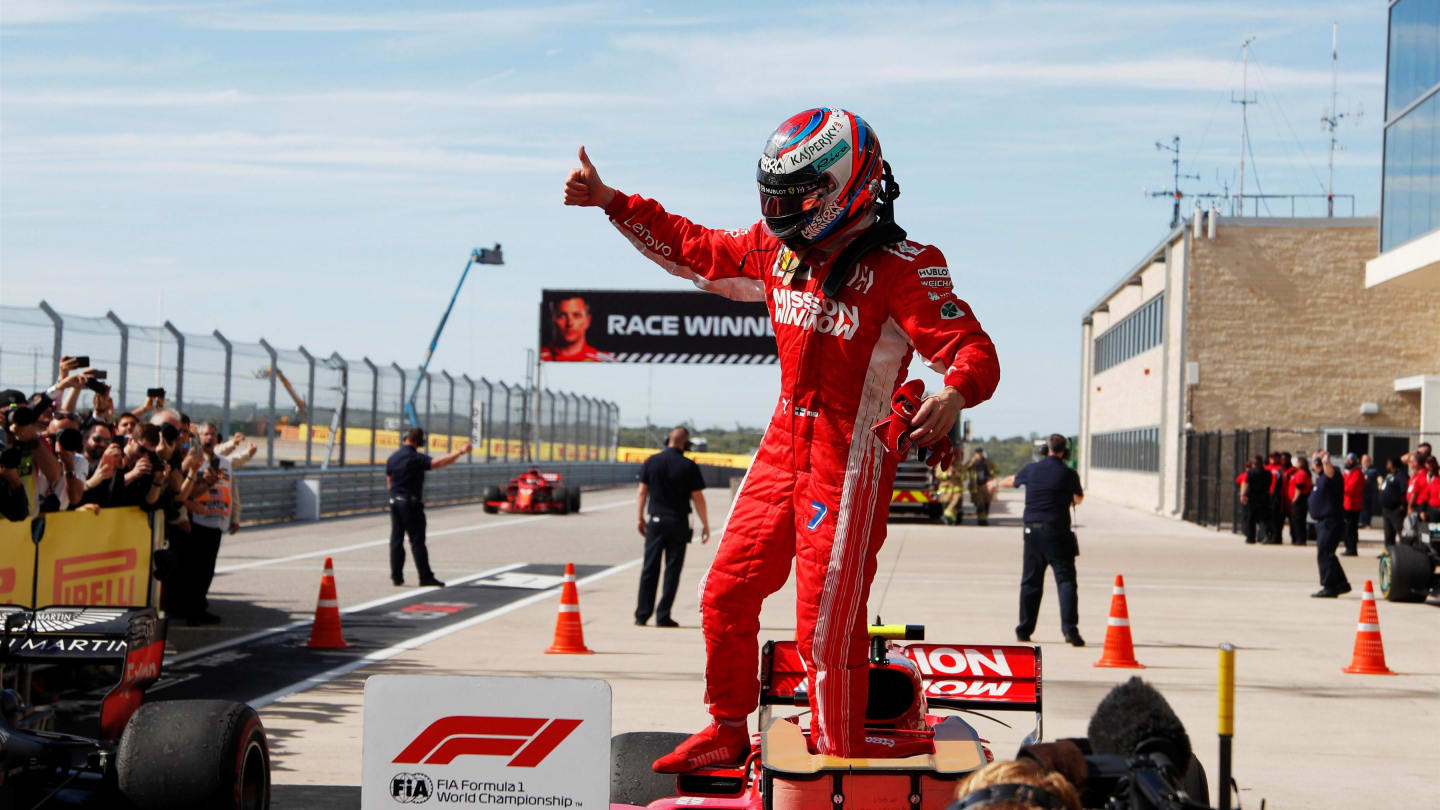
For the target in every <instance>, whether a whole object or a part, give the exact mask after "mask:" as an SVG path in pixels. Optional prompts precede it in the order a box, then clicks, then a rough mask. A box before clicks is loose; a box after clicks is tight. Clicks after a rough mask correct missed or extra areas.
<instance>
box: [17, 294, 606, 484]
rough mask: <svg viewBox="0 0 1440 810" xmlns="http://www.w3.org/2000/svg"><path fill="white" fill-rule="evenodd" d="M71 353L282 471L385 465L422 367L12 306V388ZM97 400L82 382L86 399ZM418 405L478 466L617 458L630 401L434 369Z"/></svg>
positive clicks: (52, 370) (121, 405)
mask: <svg viewBox="0 0 1440 810" xmlns="http://www.w3.org/2000/svg"><path fill="white" fill-rule="evenodd" d="M62 355H68V356H72V357H78V356H86V357H89V358H90V363H91V365H92V366H94V367H96V368H98V369H104V370H105V371H106V372H107V373H108V375H109V376H108V377H107V378H106V380H105V382H106V383H108V384H109V385H110V389H111V394H112V397H113V398H114V400H115V404H116V407H117V410H119V411H128V410H131V409H133V408H135V407H136V406H138V405H143V404H144V403H145V399H146V397H145V392H146V389H148V388H152V387H153V388H164V389H165V393H166V405H167V406H169V407H172V408H176V409H177V410H180V411H183V412H185V413H186V414H188V415H189V416H190V418H191V419H192V420H194V421H197V422H214V423H216V424H217V425H218V426H219V427H220V429H221V431H222V432H223V433H224V434H226V435H229V434H230V433H232V432H235V431H239V432H243V433H245V434H246V435H248V436H249V437H250V438H251V439H252V440H253V441H254V442H256V444H257V445H258V446H259V454H258V455H257V456H256V460H255V462H253V463H255V464H257V465H258V464H263V465H264V466H265V467H268V468H274V467H300V466H303V467H319V466H322V465H324V464H325V462H326V460H327V452H328V462H329V464H328V466H330V467H336V466H339V467H345V466H349V465H354V464H364V465H369V464H376V463H383V462H384V460H385V457H386V456H388V455H389V454H390V451H392V450H393V449H394V448H395V447H398V446H399V444H400V435H401V431H402V429H403V428H407V427H409V425H408V424H407V422H406V420H405V416H404V403H405V399H406V397H408V396H409V394H410V390H411V388H412V387H413V386H414V384H415V380H416V375H417V374H418V373H419V369H416V368H405V367H402V366H400V365H399V364H396V363H385V362H377V361H373V360H371V359H370V358H368V357H361V358H358V359H356V358H346V357H344V356H342V355H341V354H340V353H339V352H332V353H330V354H328V355H326V354H324V353H321V352H311V351H310V350H308V349H306V348H305V347H304V346H299V347H297V348H295V349H284V348H277V347H275V346H272V345H270V343H268V342H267V341H265V340H264V339H261V340H258V341H255V342H253V343H251V342H244V341H237V340H231V339H230V338H228V337H226V336H225V335H223V334H221V333H220V332H219V331H218V330H216V331H213V332H210V333H208V334H205V333H200V332H196V333H190V332H182V331H181V330H180V329H179V327H177V326H176V325H175V324H173V323H170V322H169V321H166V322H165V324H164V325H163V326H141V325H137V324H130V323H126V322H125V321H123V320H122V319H121V318H120V317H119V316H118V315H116V314H115V313H114V312H107V313H106V314H105V315H103V316H99V317H89V316H81V315H68V314H64V313H60V312H56V311H55V310H54V309H53V308H52V307H51V306H50V305H49V304H47V303H45V302H44V301H42V302H40V305H39V306H38V307H17V306H0V388H15V389H20V390H22V391H24V392H25V393H27V394H28V393H31V392H33V391H41V390H44V389H45V388H47V387H49V386H50V385H51V384H52V383H53V382H54V381H55V378H56V376H57V374H58V371H59V367H60V357H61V356H62ZM537 398H538V401H537ZM91 402H92V395H91V393H90V392H88V391H86V392H84V393H82V394H81V398H80V404H79V408H80V410H82V411H83V410H88V409H89V408H90V407H91ZM415 411H416V415H417V417H418V419H419V421H420V427H422V428H424V429H425V432H426V433H428V434H430V435H431V444H430V450H431V452H433V453H448V452H452V451H454V450H456V449H458V448H459V447H460V446H461V444H463V443H464V441H465V440H466V439H469V440H471V441H472V442H473V443H474V445H475V449H474V451H472V452H471V454H470V456H469V457H468V458H466V459H464V462H467V463H484V462H495V461H502V462H503V461H562V460H586V461H614V460H616V457H615V446H616V444H617V440H618V437H619V432H620V408H619V406H618V405H616V404H615V403H613V402H608V401H604V400H600V399H597V398H593V397H587V396H582V395H580V394H575V393H568V392H560V391H549V390H545V389H540V390H538V391H537V390H536V387H535V385H534V384H533V383H527V384H524V385H518V384H517V385H512V384H510V383H506V382H502V381H490V380H487V379H486V378H484V377H477V378H471V377H470V376H468V375H464V374H461V375H452V374H450V373H449V372H447V371H443V370H431V371H429V372H428V373H426V374H425V375H424V376H423V377H421V378H420V387H419V392H418V394H417V395H416V398H415ZM312 423H313V424H314V426H315V427H314V429H313V430H312V429H311V427H310V425H311V424H312ZM332 425H333V426H334V427H335V433H336V436H335V441H334V443H333V447H330V446H328V445H329V444H330V432H331V426H332ZM437 439H438V440H439V441H436V440H437Z"/></svg>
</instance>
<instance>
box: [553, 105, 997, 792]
mask: <svg viewBox="0 0 1440 810" xmlns="http://www.w3.org/2000/svg"><path fill="white" fill-rule="evenodd" d="M580 162H581V168H579V169H576V170H575V171H573V172H572V173H571V174H570V177H569V178H568V180H567V181H566V186H565V202H566V204H568V205H592V206H600V207H603V208H604V210H605V213H606V214H607V215H608V216H609V217H610V221H611V223H612V224H614V226H615V227H616V229H618V230H619V231H620V232H621V233H622V234H624V235H625V237H626V238H628V239H629V240H630V241H631V242H632V243H633V244H634V245H635V247H636V248H637V249H639V250H640V252H641V253H643V254H644V255H645V256H646V257H648V258H650V259H651V260H653V261H655V262H656V263H658V264H659V265H660V266H661V267H663V268H665V269H666V270H667V271H669V272H670V273H672V274H674V275H677V276H680V277H682V278H686V279H690V280H691V281H693V282H694V283H695V284H696V285H697V286H698V287H700V288H701V289H705V290H710V291H713V292H716V293H719V294H721V295H725V296H726V297H729V298H733V299H736V300H742V301H765V302H766V304H767V305H768V307H769V309H770V317H771V320H772V321H773V322H774V328H775V339H776V344H777V349H778V352H779V356H780V373H781V385H780V401H779V403H778V406H777V407H776V409H775V414H774V416H773V417H772V419H771V422H770V428H769V430H767V432H766V434H765V439H764V440H763V441H762V442H761V444H760V449H759V451H758V452H757V453H756V456H755V460H754V462H753V463H752V464H751V466H750V471H749V473H748V474H747V476H746V480H745V483H744V485H743V486H742V487H741V489H740V492H739V494H738V495H737V497H736V501H735V504H734V507H733V508H732V510H731V513H730V518H729V521H728V524H727V526H726V531H725V537H724V539H723V540H722V541H721V544H720V548H719V549H718V550H717V551H716V554H715V560H714V562H713V563H712V564H711V567H710V570H709V572H708V573H707V574H706V577H705V580H704V585H703V593H702V596H701V626H702V628H703V629H704V633H705V643H706V664H705V686H706V688H705V692H706V702H707V703H708V704H709V709H710V714H711V716H712V717H713V718H714V722H713V723H712V724H711V726H709V727H708V728H706V729H705V730H704V731H701V732H700V733H698V734H696V735H694V736H692V737H691V738H690V739H689V740H687V741H686V742H684V743H682V744H681V745H680V746H679V747H678V748H677V749H676V750H675V751H674V752H673V753H672V754H670V755H668V756H665V757H661V758H660V759H659V760H657V761H656V762H655V766H654V767H655V769H656V770H657V771H661V772H667V773H673V772H680V771H686V770H692V769H694V768H695V767H696V766H697V765H698V764H700V763H720V762H734V763H740V762H743V760H744V758H745V757H746V756H747V755H748V754H749V752H750V737H749V735H748V734H747V733H746V718H747V717H748V715H749V714H750V712H752V711H754V710H755V708H756V706H757V704H758V701H759V691H760V685H759V681H758V678H757V677H756V661H757V660H758V658H759V651H758V643H757V635H758V633H759V628H760V621H759V619H760V603H761V601H762V600H763V599H764V598H765V597H766V596H768V595H769V594H771V593H774V592H775V591H776V590H778V589H779V588H780V587H781V586H782V585H784V583H785V580H786V579H787V578H788V577H789V573H790V568H791V566H792V562H793V563H794V567H795V570H796V585H797V592H798V593H797V599H796V613H797V615H796V642H797V646H798V649H799V652H800V655H801V658H802V659H803V662H804V664H805V669H806V672H807V676H808V681H809V693H810V696H811V697H810V699H811V706H812V712H811V731H812V741H813V743H814V745H815V746H816V748H817V750H818V751H819V752H821V753H825V754H831V755H837V756H865V755H871V756H904V755H907V754H909V753H915V752H916V751H929V750H930V749H931V746H930V744H929V743H928V741H925V740H903V741H900V743H899V744H897V745H896V746H894V747H888V746H884V745H881V744H879V743H872V742H869V741H867V740H866V739H865V734H864V708H865V702H866V694H867V690H868V672H867V663H866V649H867V640H866V616H865V602H866V597H867V595H868V593H869V589H870V581H871V579H872V578H873V577H874V575H875V567H876V554H877V553H878V551H879V548H880V544H881V543H882V542H883V541H884V538H885V528H886V526H885V518H886V515H887V513H888V510H887V508H886V504H887V503H888V502H889V499H890V494H891V487H892V484H893V482H894V475H895V466H896V463H897V461H898V456H897V454H895V453H889V452H886V451H885V449H884V447H883V445H882V443H881V442H880V441H879V440H877V439H876V438H875V436H874V435H873V434H872V433H871V432H870V426H871V425H872V424H874V423H875V422H876V421H878V420H881V419H882V418H884V417H887V416H888V415H889V414H890V413H891V398H892V395H893V394H894V392H895V391H896V389H897V386H898V384H899V382H900V381H901V380H903V379H904V374H905V370H906V368H907V367H908V366H909V363H910V358H911V355H912V351H913V352H918V353H919V355H920V357H921V359H922V360H924V361H925V363H926V364H927V365H929V366H930V367H931V368H934V369H935V370H937V371H939V372H941V373H942V374H943V375H944V387H943V388H942V389H941V390H940V392H939V393H937V394H936V395H934V396H932V397H929V398H926V399H925V400H924V402H923V403H922V404H921V405H920V406H919V407H918V409H917V411H916V413H915V414H914V416H913V418H912V420H911V423H912V425H913V428H914V429H913V431H912V432H911V433H910V434H909V435H910V437H911V438H912V439H913V440H914V442H915V443H916V444H919V445H920V446H922V447H930V446H933V445H937V444H939V443H941V442H942V441H948V436H947V434H948V433H949V431H950V429H951V427H952V426H953V425H954V424H955V419H956V417H957V416H958V414H959V411H960V408H962V407H973V406H975V405H978V404H980V403H981V402H984V401H985V400H986V399H989V398H990V395H991V394H992V393H993V392H994V390H995V386H996V384H997V383H998V382H999V378H1000V368H999V363H998V361H997V359H996V356H995V347H994V345H993V344H992V343H991V341H990V338H989V336H988V335H986V334H985V332H984V331H983V330H982V329H981V328H980V323H979V321H978V320H976V318H975V315H974V313H973V311H972V310H971V308H970V305H969V304H966V303H965V302H964V301H962V300H960V299H959V298H957V297H956V296H955V293H954V291H953V290H952V288H951V282H950V273H949V270H948V269H947V268H946V264H945V257H944V256H943V255H941V253H940V251H939V250H937V249H936V248H934V247H931V246H929V245H924V244H920V243H918V242H913V241H909V240H907V239H906V238H905V234H904V232H903V230H901V229H900V228H899V226H897V225H895V223H894V220H893V213H892V202H893V200H894V199H895V197H896V196H898V195H899V189H898V188H897V187H896V186H895V184H894V180H893V178H892V177H891V175H890V172H889V168H888V166H886V165H885V164H884V162H883V160H882V159H881V154H880V144H879V141H878V140H877V139H876V136H875V132H874V130H872V129H871V128H870V127H869V125H867V124H866V123H865V122H864V121H863V120H861V119H860V118H859V117H858V116H855V115H853V114H851V113H848V112H846V111H844V110H839V109H813V110H806V111H805V112H802V113H800V114H798V115H796V116H794V117H792V118H790V119H789V120H787V121H785V123H783V124H781V125H780V127H779V128H778V129H776V130H775V132H774V133H773V134H772V135H771V136H770V140H769V142H768V143H767V145H766V147H765V150H764V154H763V155H762V156H761V158H760V161H759V167H758V171H757V179H758V181H759V191H760V203H761V213H762V215H763V219H762V221H761V222H757V223H755V224H754V225H752V226H750V227H749V228H741V229H736V230H712V229H710V228H704V227H701V226H700V225H697V224H695V223H693V222H691V221H689V220H687V219H684V218H682V217H679V216H676V215H674V214H670V213H668V212H666V211H665V209H664V208H662V207H661V206H660V204H659V203H656V202H654V201H653V200H647V199H645V198H643V197H638V196H632V195H628V194H620V193H617V192H616V191H615V189H613V188H610V187H609V186H607V185H605V184H604V183H603V182H601V180H600V176H599V173H598V172H597V171H596V170H595V167H594V165H593V164H591V163H590V160H589V158H588V157H587V156H586V155H585V152H584V149H583V148H582V149H581V152H580ZM912 347H913V348H912ZM889 741H890V740H887V742H889ZM909 749H915V750H909Z"/></svg>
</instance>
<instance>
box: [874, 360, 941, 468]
mask: <svg viewBox="0 0 1440 810" xmlns="http://www.w3.org/2000/svg"><path fill="white" fill-rule="evenodd" d="M924 398H925V383H924V382H923V381H921V380H911V381H909V382H907V383H905V384H904V385H902V386H900V387H899V388H897V389H895V396H894V397H893V398H892V399H891V400H890V415H889V416H887V417H885V418H884V419H881V420H880V421H879V422H876V423H875V424H873V425H871V426H870V431H871V432H872V433H874V434H875V437H876V438H878V439H879V440H880V443H881V444H882V445H884V446H885V450H886V452H889V453H894V454H895V455H897V456H899V457H900V460H901V461H904V460H905V457H906V456H908V455H910V448H912V447H914V446H915V442H914V440H913V439H911V438H910V423H911V422H912V421H913V420H914V419H915V413H916V412H917V411H919V410H920V402H921V401H922V400H923V399H924ZM947 441H948V440H947ZM952 455H953V454H952Z"/></svg>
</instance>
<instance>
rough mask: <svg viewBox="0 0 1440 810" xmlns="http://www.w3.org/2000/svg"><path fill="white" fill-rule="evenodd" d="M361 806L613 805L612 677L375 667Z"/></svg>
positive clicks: (368, 693) (583, 809) (590, 809)
mask: <svg viewBox="0 0 1440 810" xmlns="http://www.w3.org/2000/svg"><path fill="white" fill-rule="evenodd" d="M361 786H362V787H361V799H360V806H361V808H363V810H381V809H382V808H390V809H392V810H393V808H396V807H397V806H399V805H406V804H423V805H424V806H425V807H426V808H430V807H436V808H447V807H474V806H475V805H486V804H489V805H507V806H515V807H552V808H560V809H561V810H568V809H569V808H578V809H579V810H607V808H608V807H609V802H610V684H608V683H606V682H605V681H603V680H595V679H584V678H506V677H492V676H484V677H481V676H476V677H447V676H428V675H376V676H374V677H371V678H369V679H368V680H366V682H365V747H364V755H363V770H362V775H361Z"/></svg>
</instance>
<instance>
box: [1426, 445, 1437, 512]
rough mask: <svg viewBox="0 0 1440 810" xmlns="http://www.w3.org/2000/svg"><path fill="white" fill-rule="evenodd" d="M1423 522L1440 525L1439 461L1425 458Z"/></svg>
mask: <svg viewBox="0 0 1440 810" xmlns="http://www.w3.org/2000/svg"><path fill="white" fill-rule="evenodd" d="M1425 521H1426V522H1427V523H1440V461H1437V460H1436V459H1435V457H1434V456H1426V457H1425Z"/></svg>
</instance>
